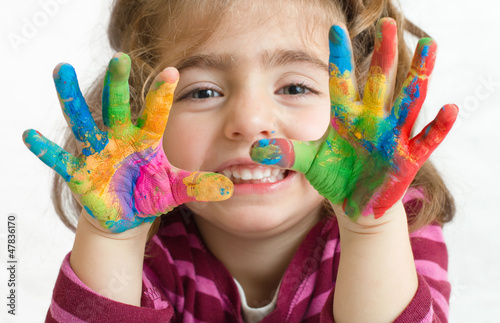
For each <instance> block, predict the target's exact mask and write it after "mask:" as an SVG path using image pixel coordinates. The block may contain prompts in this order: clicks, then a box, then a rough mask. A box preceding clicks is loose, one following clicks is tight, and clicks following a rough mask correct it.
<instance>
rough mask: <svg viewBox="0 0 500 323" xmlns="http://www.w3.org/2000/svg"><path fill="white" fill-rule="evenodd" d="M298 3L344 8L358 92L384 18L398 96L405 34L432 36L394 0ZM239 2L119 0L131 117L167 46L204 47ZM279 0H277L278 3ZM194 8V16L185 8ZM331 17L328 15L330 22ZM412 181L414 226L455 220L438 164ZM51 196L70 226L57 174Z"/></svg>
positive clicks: (72, 210)
mask: <svg viewBox="0 0 500 323" xmlns="http://www.w3.org/2000/svg"><path fill="white" fill-rule="evenodd" d="M296 1H298V2H301V3H302V5H303V6H304V8H306V7H311V6H315V5H321V7H322V9H328V10H324V12H326V14H330V13H331V12H335V13H341V14H342V15H343V16H344V18H345V23H346V26H347V29H348V31H349V34H350V37H351V39H352V46H353V54H354V57H355V65H356V79H357V80H358V87H359V91H360V93H363V89H364V83H365V80H366V76H367V73H368V70H369V66H370V60H371V54H372V52H373V47H374V39H375V26H376V23H377V21H378V20H379V19H380V18H382V17H391V18H393V19H394V20H395V21H396V22H397V25H398V41H399V42H398V47H399V48H398V50H399V58H398V60H399V61H398V71H397V76H396V89H395V94H394V95H395V96H396V95H397V94H398V93H399V91H400V89H401V87H402V84H403V81H404V79H405V78H406V75H407V73H408V70H409V68H410V64H411V59H412V57H411V52H410V50H409V48H408V46H407V44H406V42H405V39H404V32H405V31H406V32H409V33H410V34H412V35H414V36H415V37H418V38H420V37H425V36H427V34H426V33H425V32H423V31H422V30H421V29H420V28H418V27H417V26H415V25H414V24H412V23H411V22H410V21H409V20H407V19H405V17H404V16H403V14H402V13H401V11H400V10H399V7H398V5H397V4H395V3H394V2H393V1H391V0H378V1H374V0H336V1H335V0H316V1H314V3H313V1H311V0H308V1H304V0H296ZM235 2H236V1H235V0H219V1H213V0H211V1H201V0H193V1H187V0H169V1H165V0H142V1H137V0H115V1H114V3H113V8H112V13H111V20H110V23H109V28H108V36H109V41H110V45H111V47H112V49H113V50H115V51H121V52H125V53H127V54H128V55H129V56H130V57H131V60H132V70H131V74H130V75H131V76H130V80H129V84H130V92H131V93H130V94H131V97H130V104H131V110H132V111H131V112H132V118H136V117H137V115H138V114H139V112H140V110H141V107H142V103H143V100H144V98H145V89H147V88H149V84H150V82H151V81H152V78H153V77H154V76H155V75H156V74H158V72H159V71H160V70H162V69H163V68H164V67H165V66H162V61H165V57H164V56H165V48H168V49H169V50H168V55H169V57H168V59H167V61H176V60H178V59H180V58H182V57H183V56H185V55H186V53H188V52H189V51H190V50H191V49H193V48H196V47H197V46H199V45H202V44H203V43H204V42H205V41H206V39H208V38H209V37H210V35H211V34H212V33H213V32H214V31H215V29H216V28H217V27H218V26H219V24H220V22H221V21H222V19H223V18H224V17H225V16H226V15H225V13H227V12H228V10H229V9H230V8H231V5H232V4H233V3H235ZM273 2H274V1H273ZM188 13H189V19H187V18H186V17H187V14H188ZM332 18H333V17H330V18H329V20H331V19H332ZM103 75H104V73H103V74H102V75H101V77H100V78H99V79H98V80H96V82H94V84H93V87H92V88H91V89H90V91H89V93H88V94H87V96H86V100H87V103H88V105H89V107H90V108H91V112H92V115H93V116H94V118H95V120H96V123H97V124H98V125H100V126H102V125H103V123H102V117H101V113H100V109H101V108H100V105H101V93H102V79H103ZM64 149H66V150H67V151H68V152H70V153H76V151H77V150H76V145H75V143H74V140H73V136H72V135H71V133H70V131H69V130H67V131H66V133H65V141H64ZM411 186H413V187H418V188H419V189H420V190H422V191H423V193H424V195H425V199H424V200H422V201H421V203H420V204H421V207H420V208H419V209H418V212H417V214H416V215H415V216H412V217H409V220H408V221H409V226H410V231H414V230H416V229H418V228H420V227H422V226H423V225H426V224H429V223H433V222H435V223H438V224H441V225H442V224H444V223H446V222H448V221H450V220H451V219H452V218H453V215H454V212H455V206H454V202H453V198H452V196H451V195H450V193H449V191H448V189H447V188H446V186H445V184H444V182H443V180H442V179H441V177H440V176H439V174H438V172H437V170H436V169H435V168H434V166H433V165H432V164H431V163H430V162H429V161H428V162H426V163H425V164H424V165H423V167H422V168H421V169H420V170H419V172H418V173H417V175H416V177H415V179H414V180H413V182H412V184H411ZM52 200H53V202H54V206H55V209H56V212H57V214H58V215H59V217H60V218H61V219H62V221H63V222H64V223H65V224H66V226H68V227H69V228H70V229H72V230H73V231H74V230H75V227H76V223H77V219H78V216H79V214H80V212H81V207H80V205H79V204H78V203H77V202H76V200H75V199H74V198H73V197H72V195H71V192H70V191H69V189H68V187H67V186H66V185H65V183H64V181H63V180H62V178H61V177H60V176H57V174H56V176H55V178H54V182H53V191H52ZM155 222H156V225H154V226H153V228H152V230H151V231H150V233H154V231H155V230H156V228H157V226H158V225H159V221H155Z"/></svg>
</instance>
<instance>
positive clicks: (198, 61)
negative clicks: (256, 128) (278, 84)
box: [177, 49, 328, 72]
mask: <svg viewBox="0 0 500 323" xmlns="http://www.w3.org/2000/svg"><path fill="white" fill-rule="evenodd" d="M260 63H261V64H262V66H263V67H265V68H270V67H278V66H284V65H287V64H293V63H308V64H311V65H313V66H314V67H316V68H319V69H322V70H325V71H326V72H328V65H327V64H325V63H324V62H323V61H322V60H320V59H319V58H317V57H315V56H314V55H312V54H310V53H307V52H306V51H303V50H284V49H281V50H276V51H274V52H272V53H271V52H269V51H264V52H263V54H262V56H261V62H260ZM237 66H238V64H237V62H236V61H235V60H234V58H233V56H232V55H231V54H216V55H206V54H199V55H193V56H190V57H188V58H186V59H185V60H183V61H181V62H180V63H179V64H178V65H177V69H178V70H179V72H180V71H181V70H185V69H189V68H195V67H198V68H205V69H217V70H223V71H231V70H234V69H235V68H236V67H237Z"/></svg>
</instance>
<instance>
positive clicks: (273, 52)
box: [24, 0, 457, 322]
mask: <svg viewBox="0 0 500 323" xmlns="http://www.w3.org/2000/svg"><path fill="white" fill-rule="evenodd" d="M382 17H391V18H385V19H381V20H380V22H378V23H377V21H378V20H379V19H380V18H382ZM332 24H334V26H333V27H332V28H331V29H330V32H328V29H329V27H330V26H331V25H332ZM396 24H397V26H398V27H396ZM342 26H347V29H346V28H345V27H342ZM403 28H407V29H408V30H410V31H412V32H413V33H414V34H416V35H422V32H421V31H419V30H418V29H417V28H416V27H414V26H412V25H411V24H410V23H409V22H407V21H405V20H404V18H403V17H402V15H401V14H400V13H399V12H398V11H397V10H396V8H395V6H394V5H393V4H392V3H391V2H390V1H372V2H369V4H365V3H364V2H362V1H355V0H352V1H347V0H344V1H332V0H328V1H327V0H316V1H307V2H302V1H298V0H295V1H292V0H288V1H285V0H283V1H272V2H271V1H264V0H258V1H252V2H248V1H185V0H183V1H159V0H148V1H130V0H117V1H115V3H114V7H113V12H112V19H111V22H110V26H109V36H110V41H111V45H112V46H113V48H114V49H116V50H117V51H121V52H126V53H128V54H129V55H130V57H129V56H128V55H126V54H123V53H118V54H116V55H115V56H114V57H113V58H112V59H111V61H110V64H109V66H108V69H107V72H106V74H105V75H104V77H103V79H102V80H100V82H99V83H100V84H103V85H102V87H100V86H97V85H96V87H95V88H94V89H93V91H91V93H90V95H89V96H88V103H89V105H88V106H87V104H86V103H85V100H84V99H83V97H82V95H81V93H80V90H79V87H78V83H77V81H76V75H75V72H74V70H73V68H72V67H71V66H69V65H67V64H61V65H59V66H58V67H56V69H55V70H54V80H55V84H56V89H57V92H58V96H59V99H60V102H61V106H62V108H63V111H64V113H65V116H66V118H67V121H68V124H69V126H70V128H71V130H72V133H73V136H74V138H76V141H68V142H67V144H66V145H65V147H64V148H65V150H63V149H61V148H60V147H58V146H57V145H55V144H53V143H52V142H50V141H48V140H47V139H45V138H44V137H43V136H41V134H39V133H38V132H35V131H33V130H30V131H27V132H26V133H25V134H24V141H25V143H26V144H27V146H28V147H29V148H30V150H31V151H32V152H33V153H35V154H36V155H37V156H38V157H39V158H40V159H41V160H42V161H43V162H45V163H46V164H47V165H49V166H50V167H52V168H54V169H55V171H56V172H57V173H58V174H59V175H61V176H60V178H61V180H58V182H57V186H56V191H55V195H54V196H55V199H56V208H57V209H58V210H59V211H60V213H61V214H62V207H61V205H62V202H63V197H64V196H65V195H63V194H62V193H61V186H60V184H61V181H65V182H66V183H67V186H68V187H69V188H70V189H71V192H72V193H73V196H74V197H75V200H76V201H77V202H78V205H81V207H80V208H79V211H80V212H81V215H80V217H79V219H78V225H77V228H76V236H75V243H74V246H73V249H72V251H71V253H70V254H68V256H67V257H66V259H65V260H64V262H63V265H62V268H61V273H60V275H59V278H58V280H57V283H56V286H55V289H54V295H53V301H52V305H51V307H50V309H49V312H48V314H47V321H106V322H108V321H120V322H124V321H132V322H136V321H146V322H149V321H172V322H177V321H179V322H181V321H182V322H242V321H243V322H256V321H259V320H262V321H263V322H277V321H285V322H302V321H304V322H316V321H320V320H322V321H333V320H334V319H335V321H338V322H343V321H348V322H358V321H359V322H367V321H369V322H372V321H394V320H396V321H411V322H414V321H433V320H442V321H446V319H447V307H448V298H449V292H450V286H449V284H448V282H447V279H446V264H447V256H446V247H445V245H444V241H443V237H442V231H441V225H442V224H443V223H445V222H447V221H448V220H449V219H450V218H451V217H452V215H453V202H452V199H451V197H450V196H449V195H448V192H447V190H446V188H445V186H444V185H443V183H442V181H441V180H440V179H439V176H438V175H437V174H436V173H435V171H434V169H433V168H432V166H430V164H428V163H426V164H424V162H425V161H426V160H427V158H428V157H429V155H430V153H431V152H432V151H433V150H434V149H435V148H436V147H437V146H438V145H439V143H440V142H441V141H442V140H443V139H444V137H445V136H446V134H447V132H448V131H449V129H450V128H451V125H452V123H453V121H454V119H455V117H456V113H457V109H456V107H455V106H452V105H450V106H446V107H444V108H443V109H442V110H441V111H440V113H439V114H438V116H437V117H436V119H435V120H434V121H433V122H432V123H431V124H429V125H428V126H427V127H426V128H425V129H424V130H422V132H420V133H419V134H418V135H416V136H415V137H414V138H413V139H410V138H411V136H410V131H411V129H412V126H413V123H414V121H415V119H416V117H417V115H418V113H419V109H420V106H421V105H422V103H423V100H424V98H425V94H426V88H427V80H428V78H429V76H430V73H431V71H432V68H433V65H434V59H435V51H436V46H435V43H434V42H433V41H432V40H430V39H423V40H421V42H420V43H419V45H418V47H417V50H416V53H415V56H414V59H413V63H412V64H411V69H410V58H409V53H408V51H407V49H406V47H405V44H404V41H403V32H402V31H403ZM397 29H399V33H397ZM348 35H349V36H350V37H352V39H353V43H352V45H351V43H350V39H349V36H348ZM167 66H175V68H172V67H169V68H166V67H167ZM396 67H398V68H396ZM408 69H410V72H409V74H408ZM155 75H157V76H156V77H155ZM406 75H407V77H406ZM96 84H97V83H96ZM129 86H130V90H129ZM147 88H149V90H148V91H147V90H145V89H147ZM363 89H364V91H363ZM146 92H147V94H145V93H146ZM363 92H364V93H363ZM97 93H102V103H99V102H98V100H97V99H96V97H97V96H98V95H97ZM358 93H363V95H362V101H361V100H360V98H359V97H360V95H359V94H358ZM99 106H100V107H99ZM89 107H90V108H91V109H93V111H92V115H91V113H90V111H89ZM98 107H99V108H98ZM94 109H95V111H94ZM99 110H102V113H100V112H98V111H99ZM384 110H386V113H385V115H384ZM101 114H102V120H98V119H97V117H98V116H99V115H101ZM167 118H168V122H167ZM95 121H97V124H96V123H95ZM417 172H418V173H417ZM410 185H411V187H410V188H408V187H409V186H410ZM64 219H66V218H64ZM65 221H66V222H65V223H67V224H68V225H71V221H70V220H69V219H66V220H65ZM408 225H409V226H410V227H408ZM409 232H411V233H409ZM340 245H342V247H341V246H340ZM341 250H342V251H341Z"/></svg>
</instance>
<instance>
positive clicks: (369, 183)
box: [250, 18, 458, 222]
mask: <svg viewBox="0 0 500 323" xmlns="http://www.w3.org/2000/svg"><path fill="white" fill-rule="evenodd" d="M396 31H397V28H396V23H395V22H394V20H392V19H390V18H384V19H382V20H380V21H379V23H378V25H377V33H376V40H375V50H374V54H373V57H372V62H371V67H370V70H369V75H368V79H367V82H366V86H365V92H364V96H363V99H362V100H360V99H359V93H358V91H357V87H356V84H355V76H354V69H353V66H354V61H353V56H352V49H351V44H350V40H349V35H348V32H347V31H346V30H345V29H344V28H341V27H339V26H333V27H332V28H331V29H330V35H329V38H330V100H331V124H330V126H329V127H328V130H327V132H326V134H325V135H324V136H323V137H322V138H321V139H319V140H317V141H311V142H301V141H294V140H289V139H284V138H272V139H263V140H259V141H257V142H255V143H254V144H253V146H252V148H251V151H250V155H251V157H252V159H253V160H254V161H256V162H259V163H261V164H266V165H272V166H277V167H281V168H288V169H291V170H295V171H299V172H301V173H303V174H305V176H306V178H307V179H308V180H309V182H310V183H311V184H312V185H313V187H314V188H316V190H318V192H319V193H320V194H321V195H323V196H324V197H326V198H327V199H328V200H329V201H330V202H331V203H332V204H334V205H335V204H342V205H343V210H344V212H345V213H346V214H347V215H348V216H349V217H350V218H351V219H352V220H354V221H356V222H358V217H359V215H361V214H363V215H365V216H368V215H373V216H374V217H375V218H379V217H381V216H382V215H383V214H384V213H385V212H386V211H387V210H389V209H390V208H391V207H392V206H393V205H394V204H395V203H396V202H397V201H399V200H400V199H401V198H402V196H403V195H404V193H405V192H406V190H407V188H408V187H409V185H410V183H411V182H412V180H413V178H414V177H415V175H416V173H417V171H418V170H419V169H420V167H421V166H422V164H423V163H424V162H425V161H426V160H427V159H428V158H429V156H430V154H431V153H432V152H433V151H434V149H436V148H437V146H438V145H439V144H440V143H441V142H442V140H443V139H444V138H445V136H446V135H447V133H448V132H449V130H450V129H451V127H452V125H453V123H454V121H455V119H456V116H457V113H458V108H457V107H456V106H455V105H446V106H444V107H443V108H442V109H441V111H440V112H439V113H438V115H437V116H436V118H435V119H434V120H433V121H432V122H431V123H429V124H428V125H427V126H426V127H425V128H424V129H423V130H422V131H421V132H420V133H419V134H418V135H416V136H415V137H414V138H410V136H411V129H412V127H413V125H414V123H415V120H416V118H417V116H418V114H419V111H420V108H421V106H422V104H423V102H424V99H425V96H426V92H427V83H428V79H429V76H430V74H431V72H432V69H433V67H434V61H435V57H436V48H437V47H436V43H435V42H434V41H433V40H431V39H429V38H424V39H421V40H420V42H419V43H418V46H417V49H416V52H415V55H414V57H413V62H412V65H411V69H410V72H409V74H408V77H407V78H406V80H405V82H404V84H403V88H402V90H401V92H400V94H399V95H398V97H397V99H396V101H395V103H394V105H393V106H392V109H391V112H390V114H389V115H387V116H384V107H385V106H388V105H389V104H390V103H391V101H392V94H393V91H394V90H393V89H392V88H393V87H394V83H395V74H396V73H395V72H396V65H397V62H398V59H397V35H396ZM364 222H365V221H364Z"/></svg>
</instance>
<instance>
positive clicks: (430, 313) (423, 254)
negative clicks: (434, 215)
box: [395, 225, 451, 323]
mask: <svg viewBox="0 0 500 323" xmlns="http://www.w3.org/2000/svg"><path fill="white" fill-rule="evenodd" d="M410 241H411V245H412V249H413V257H414V259H415V266H416V269H417V273H418V289H417V292H416V293H415V296H414V297H413V299H412V301H411V302H410V304H409V305H408V307H407V308H406V309H405V310H404V311H403V312H402V313H401V315H400V316H399V317H398V318H397V319H396V321H395V322H398V323H405V322H448V311H449V299H450V292H451V285H450V283H449V281H448V251H447V248H446V244H445V241H444V236H443V230H442V228H441V226H439V225H427V226H425V227H423V228H421V229H419V230H417V231H415V232H413V233H411V234H410Z"/></svg>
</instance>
